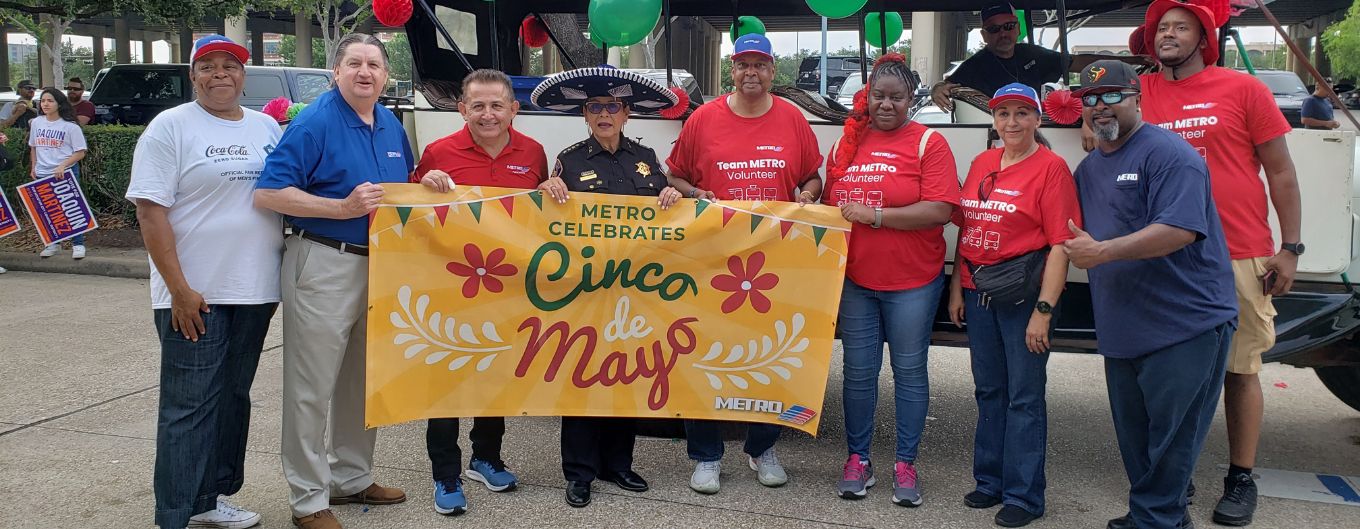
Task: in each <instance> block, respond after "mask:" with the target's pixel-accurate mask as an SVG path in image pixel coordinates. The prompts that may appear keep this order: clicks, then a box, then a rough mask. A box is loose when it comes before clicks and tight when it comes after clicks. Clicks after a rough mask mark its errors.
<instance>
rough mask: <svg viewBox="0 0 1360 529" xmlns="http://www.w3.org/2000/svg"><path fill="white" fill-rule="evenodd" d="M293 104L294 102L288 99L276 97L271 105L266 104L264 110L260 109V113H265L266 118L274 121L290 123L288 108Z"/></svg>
mask: <svg viewBox="0 0 1360 529" xmlns="http://www.w3.org/2000/svg"><path fill="white" fill-rule="evenodd" d="M292 104H293V102H292V101H289V100H288V98H286V97H276V98H274V99H273V100H271V101H270V102H269V103H266V104H265V105H264V108H262V109H260V112H264V114H265V115H266V116H269V117H271V118H274V121H277V122H279V123H283V122H285V121H288V106H289V105H292Z"/></svg>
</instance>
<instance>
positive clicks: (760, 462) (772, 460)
mask: <svg viewBox="0 0 1360 529" xmlns="http://www.w3.org/2000/svg"><path fill="white" fill-rule="evenodd" d="M749 461H750V463H751V470H754V471H756V478H757V479H759V480H760V484H761V485H764V486H766V487H778V486H780V485H783V484H785V483H788V482H789V475H788V474H785V473H784V466H783V465H780V464H779V458H778V457H776V456H775V455H774V448H770V449H769V450H766V451H765V453H764V454H760V457H752V458H750V460H749Z"/></svg>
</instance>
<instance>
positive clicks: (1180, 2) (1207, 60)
mask: <svg viewBox="0 0 1360 529" xmlns="http://www.w3.org/2000/svg"><path fill="white" fill-rule="evenodd" d="M1176 8H1180V9H1186V10H1189V11H1190V12H1191V13H1193V14H1194V15H1195V18H1197V19H1199V25H1200V27H1201V28H1203V29H1204V39H1205V41H1207V42H1208V46H1205V48H1204V64H1206V65H1212V64H1215V63H1217V62H1218V27H1219V26H1220V25H1221V24H1219V22H1218V21H1217V20H1215V19H1214V12H1213V11H1211V10H1210V9H1209V7H1208V6H1203V5H1200V4H1197V3H1191V2H1188V1H1185V0H1154V1H1153V2H1152V5H1149V6H1148V10H1147V15H1145V16H1144V17H1143V42H1144V44H1145V45H1146V46H1147V50H1148V53H1149V54H1150V55H1152V56H1153V57H1154V58H1155V57H1157V25H1158V24H1161V22H1162V17H1164V16H1166V13H1167V12H1168V11H1171V10H1172V9H1176ZM1224 22H1226V20H1225V21H1224Z"/></svg>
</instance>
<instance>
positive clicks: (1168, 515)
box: [1105, 323, 1233, 529]
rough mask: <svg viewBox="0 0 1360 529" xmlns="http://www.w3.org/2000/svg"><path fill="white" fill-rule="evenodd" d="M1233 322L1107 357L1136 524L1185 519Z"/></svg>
mask: <svg viewBox="0 0 1360 529" xmlns="http://www.w3.org/2000/svg"><path fill="white" fill-rule="evenodd" d="M1232 335H1233V326H1232V324H1231V323H1224V324H1222V325H1219V326H1218V327H1215V328H1214V329H1212V330H1210V331H1208V332H1205V333H1203V334H1200V335H1199V336H1196V337H1194V338H1191V339H1189V340H1186V341H1184V342H1181V343H1178V344H1176V345H1173V346H1170V347H1167V348H1165V349H1161V350H1158V351H1153V352H1151V353H1148V354H1146V355H1143V356H1140V357H1138V358H1130V359H1123V358H1106V359H1105V381H1106V385H1107V386H1108V391H1109V394H1110V412H1111V414H1112V415H1113V416H1114V433H1115V436H1116V437H1118V438H1119V455H1120V457H1122V458H1123V460H1124V472H1125V473H1127V474H1128V476H1129V514H1130V516H1132V518H1133V522H1134V523H1135V524H1137V526H1138V527H1139V528H1140V529H1162V528H1168V529H1169V528H1174V527H1176V526H1177V524H1179V523H1180V521H1181V520H1182V519H1183V518H1185V516H1186V512H1185V505H1186V501H1185V500H1186V498H1185V488H1186V486H1188V485H1189V484H1190V476H1191V475H1192V474H1193V473H1194V471H1195V463H1196V462H1197V461H1198V460H1199V452H1200V449H1201V448H1203V447H1204V438H1205V437H1206V436H1207V435H1208V434H1209V428H1210V427H1211V426H1212V424H1213V421H1214V413H1215V412H1216V411H1217V410H1218V395H1219V393H1220V392H1222V390H1223V374H1224V370H1225V369H1226V367H1227V359H1228V349H1229V346H1230V344H1231V343H1232Z"/></svg>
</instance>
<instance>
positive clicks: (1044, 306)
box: [1034, 301, 1053, 314]
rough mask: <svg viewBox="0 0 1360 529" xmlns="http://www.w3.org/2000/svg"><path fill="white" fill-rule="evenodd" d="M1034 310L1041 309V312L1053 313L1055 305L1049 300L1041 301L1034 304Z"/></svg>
mask: <svg viewBox="0 0 1360 529" xmlns="http://www.w3.org/2000/svg"><path fill="white" fill-rule="evenodd" d="M1034 310H1036V311H1039V314H1052V313H1053V305H1049V304H1048V302H1047V301H1040V302H1038V303H1035V304H1034Z"/></svg>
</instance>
